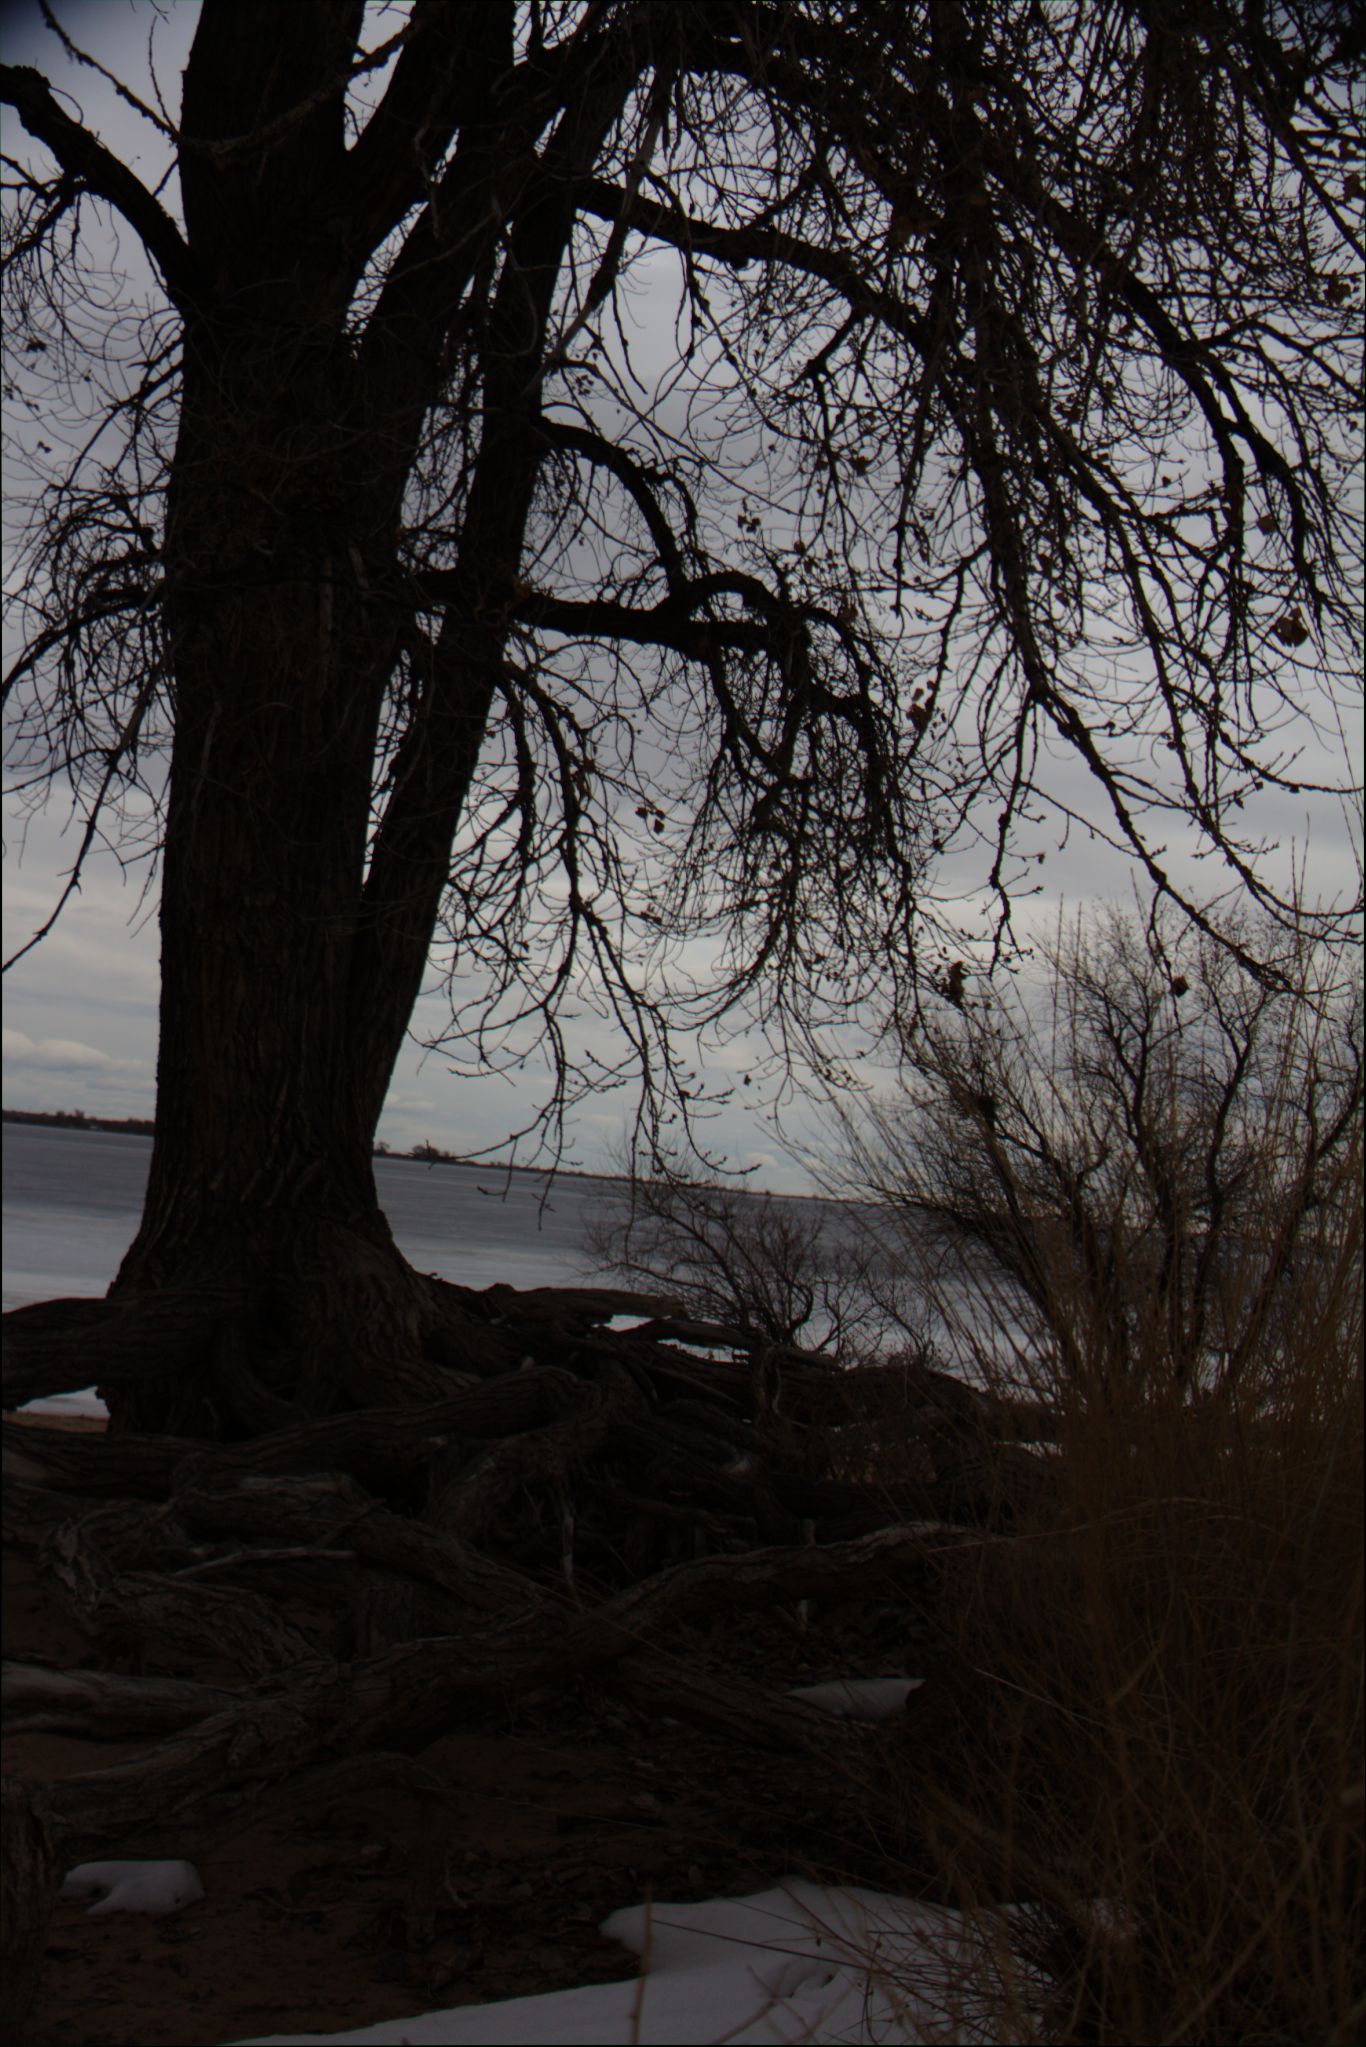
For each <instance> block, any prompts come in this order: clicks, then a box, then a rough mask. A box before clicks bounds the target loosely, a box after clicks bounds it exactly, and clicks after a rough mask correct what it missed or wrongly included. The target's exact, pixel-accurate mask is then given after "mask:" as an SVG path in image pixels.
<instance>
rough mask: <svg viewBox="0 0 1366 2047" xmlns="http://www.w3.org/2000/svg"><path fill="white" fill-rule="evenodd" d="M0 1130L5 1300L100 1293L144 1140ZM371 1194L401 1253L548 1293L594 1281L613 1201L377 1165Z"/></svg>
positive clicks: (610, 1188) (426, 1264)
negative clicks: (600, 1221) (589, 1224)
mask: <svg viewBox="0 0 1366 2047" xmlns="http://www.w3.org/2000/svg"><path fill="white" fill-rule="evenodd" d="M3 1129H4V1230H5V1237H4V1305H5V1307H6V1308H17V1307H20V1306H22V1305H23V1303H24V1302H26V1301H45V1300H49V1299H51V1298H52V1297H53V1296H55V1295H59V1294H102V1293H103V1292H104V1290H105V1288H106V1287H107V1286H108V1285H109V1282H110V1281H111V1280H112V1279H113V1277H114V1274H115V1272H116V1271H117V1270H118V1265H119V1260H120V1259H121V1258H122V1256H123V1254H124V1252H125V1251H126V1250H127V1249H128V1246H129V1244H130V1243H131V1242H132V1239H133V1233H134V1231H135V1230H136V1229H137V1225H138V1217H139V1216H140V1214H141V1212H142V1197H143V1192H144V1190H145V1188H146V1185H147V1168H148V1164H149V1162H150V1160H151V1156H152V1140H151V1139H150V1137H134V1136H128V1135H125V1134H123V1133H121V1132H115V1131H107V1130H64V1129H54V1128H52V1127H51V1126H45V1125H42V1124H36V1123H6V1124H5V1125H4V1126H3ZM375 1179H376V1181H377V1183H378V1186H379V1198H380V1203H381V1206H382V1207H383V1209H384V1212H385V1214H386V1215H387V1216H388V1218H389V1223H390V1226H391V1228H392V1229H393V1232H394V1236H395V1237H396V1238H397V1240H398V1243H399V1245H400V1247H401V1248H402V1250H403V1252H404V1254H405V1256H406V1257H408V1258H409V1259H410V1260H411V1261H412V1263H413V1264H414V1265H416V1266H417V1267H418V1269H419V1270H420V1271H422V1272H435V1273H439V1274H440V1275H441V1277H442V1278H443V1279H452V1280H456V1281H458V1282H459V1283H460V1284H462V1285H464V1286H480V1287H483V1286H491V1285H492V1284H493V1283H494V1281H495V1280H501V1281H503V1282H505V1283H506V1284H507V1285H509V1286H519V1287H524V1286H553V1285H556V1284H560V1283H563V1282H565V1281H579V1282H582V1281H586V1280H591V1279H592V1278H593V1277H594V1267H593V1261H592V1258H591V1256H590V1254H589V1252H588V1250H587V1248H586V1246H585V1244H584V1241H583V1233H584V1226H585V1222H586V1220H587V1217H588V1215H589V1213H590V1212H600V1211H601V1210H602V1209H603V1208H604V1206H606V1207H610V1206H612V1205H613V1204H614V1203H615V1202H617V1201H619V1200H620V1198H621V1196H620V1194H619V1192H618V1188H619V1183H618V1182H615V1181H612V1180H590V1179H572V1180H571V1179H561V1180H558V1181H557V1182H556V1183H555V1185H554V1186H553V1187H552V1188H551V1189H550V1193H549V1197H548V1198H546V1195H545V1186H544V1182H543V1181H541V1180H539V1179H536V1178H534V1177H533V1176H532V1175H530V1174H523V1173H518V1174H515V1175H513V1176H512V1178H511V1179H510V1180H509V1179H508V1178H507V1177H506V1176H505V1175H503V1174H500V1173H498V1172H495V1171H491V1170H490V1169H489V1168H487V1167H481V1166H448V1165H435V1166H427V1165H422V1164H420V1163H418V1161H416V1160H414V1159H376V1161H375Z"/></svg>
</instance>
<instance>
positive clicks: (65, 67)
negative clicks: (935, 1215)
mask: <svg viewBox="0 0 1366 2047" xmlns="http://www.w3.org/2000/svg"><path fill="white" fill-rule="evenodd" d="M57 13H58V17H59V19H60V20H61V21H62V22H63V23H64V24H65V25H66V27H67V28H68V30H69V32H70V33H71V35H72V36H73V38H74V39H75V40H76V41H78V42H80V43H82V44H83V45H84V46H85V47H87V48H89V49H90V50H91V51H92V52H93V53H94V54H95V55H96V56H97V57H99V58H100V60H101V61H102V62H104V63H105V64H107V65H108V66H109V68H110V69H111V70H114V71H115V72H117V73H118V74H119V75H120V76H121V77H123V78H124V79H125V80H127V81H128V82H130V83H132V84H133V85H134V87H135V89H137V90H139V91H145V90H146V83H147V64H146V46H147V38H148V32H149V28H152V27H153V26H155V30H156V43H155V47H156V52H157V70H158V75H159V77H160V81H161V86H162V90H163V92H164V93H165V95H166V97H167V100H168V102H169V104H170V106H171V108H172V111H174V110H175V108H176V103H177V96H178V89H179V76H178V74H179V71H180V67H181V65H182V64H183V61H184V52H185V50H186V49H187V48H188V44H189V39H190V35H191V33H192V30H193V22H194V17H195V13H196V8H195V6H194V4H193V0H176V4H174V5H173V6H170V7H165V6H163V7H162V8H160V9H154V8H153V7H152V6H151V5H150V4H148V0H77V4H71V0H65V4H62V0H59V4H58V7H57ZM158 16H159V17H160V19H158ZM0 29H2V30H3V39H4V46H5V47H4V55H5V58H6V60H7V61H9V62H11V63H32V64H36V65H37V66H38V67H39V68H40V69H42V70H43V71H44V72H45V73H46V74H47V75H48V77H49V78H50V79H51V80H52V81H53V83H54V84H60V85H61V86H63V87H64V88H65V89H66V91H67V92H69V93H70V94H71V95H72V97H73V98H74V100H75V101H76V102H77V103H78V105H79V107H80V109H81V110H82V111H83V114H84V117H85V118H86V120H87V121H88V122H89V123H90V124H91V125H93V126H95V127H96V128H97V129H98V130H99V132H100V133H101V134H102V135H103V136H104V138H105V139H106V140H107V141H108V142H109V143H110V144H111V146H113V147H115V148H117V149H118V150H119V152H120V153H121V154H123V155H125V156H126V157H127V158H128V159H129V160H130V161H131V162H132V163H133V165H134V167H135V168H137V169H138V170H139V173H140V175H142V176H144V177H148V176H149V173H151V172H152V170H153V167H154V166H155V167H156V170H157V171H158V172H159V168H160V164H159V162H158V151H159V149H162V151H163V153H162V156H161V161H164V146H162V145H160V144H159V138H157V136H156V135H155V133H154V131H152V130H150V129H148V128H147V127H146V126H145V125H143V124H140V123H139V122H138V121H137V119H136V117H135V116H133V115H132V114H131V113H130V112H129V111H128V109H127V108H126V107H124V106H123V105H122V104H121V102H120V101H119V100H118V99H117V97H116V96H115V95H114V94H113V92H112V90H111V88H109V87H108V86H107V85H106V84H105V83H104V81H103V80H101V79H100V78H99V77H98V76H97V75H95V74H93V73H92V72H90V71H89V70H80V71H77V70H76V69H75V67H73V66H72V65H71V63H70V62H69V60H68V59H67V58H66V56H65V55H64V53H63V52H62V50H61V48H60V46H59V45H58V44H57V42H56V40H55V39H54V38H53V36H52V35H51V34H50V33H49V32H48V31H47V30H46V29H45V27H44V26H43V23H42V20H41V15H40V12H39V8H38V4H37V0H0ZM19 146H21V138H20V136H19V135H17V134H14V133H13V132H11V137H10V140H9V141H8V143H7V147H10V148H17V147H19ZM153 181H154V177H153ZM163 198H164V201H165V203H167V204H170V205H172V206H174V192H173V188H172V190H171V191H170V192H169V193H167V194H163ZM131 239H132V238H131V237H129V236H126V237H125V242H131ZM123 254H124V259H125V268H126V269H127V270H128V272H129V274H130V287H129V288H130V290H131V289H133V288H134V284H135V281H136V271H135V267H134V264H133V263H132V261H131V260H130V255H131V252H130V251H129V250H128V249H126V248H125V250H124V252H123ZM660 311H661V315H664V316H667V315H671V313H672V303H671V302H670V303H669V304H668V305H667V306H662V307H661V308H660ZM10 426H11V429H15V427H16V422H15V421H14V419H13V418H11V420H10ZM7 653H8V649H7ZM1334 743H1335V742H1334V741H1333V737H1332V735H1329V736H1328V741H1327V744H1328V745H1329V746H1330V747H1331V746H1332V745H1333V744H1334ZM1349 743H1350V745H1351V746H1352V747H1353V748H1355V749H1356V750H1357V752H1358V758H1359V749H1360V733H1359V731H1357V730H1354V731H1353V732H1352V733H1350V734H1349ZM1052 772H1053V775H1054V786H1055V788H1056V790H1057V791H1058V793H1059V794H1061V795H1063V796H1064V797H1065V798H1067V799H1069V800H1070V801H1071V802H1072V804H1073V805H1074V807H1076V808H1077V809H1079V810H1081V811H1082V812H1083V813H1086V812H1087V811H1088V810H1091V811H1094V810H1095V809H1096V804H1095V799H1094V797H1093V796H1092V795H1091V793H1090V791H1089V789H1088V787H1087V784H1086V781H1085V777H1084V773H1083V771H1082V770H1081V769H1080V768H1079V767H1078V765H1077V764H1076V762H1075V760H1072V761H1071V762H1070V763H1068V764H1065V765H1063V764H1060V765H1058V766H1057V767H1056V768H1055V769H1054V770H1053V771H1052ZM1336 772H1337V773H1338V775H1340V774H1341V765H1340V755H1339V764H1338V767H1337V770H1336ZM4 822H5V900H4V947H5V954H6V956H8V955H9V954H10V953H11V952H12V951H13V950H14V949H15V948H16V947H17V946H18V945H22V944H23V942H24V941H25V940H26V939H27V938H28V937H29V936H31V934H32V933H33V931H34V930H36V929H37V928H38V926H39V925H41V924H42V923H43V922H44V921H45V919H46V918H47V916H48V915H49V914H50V912H51V909H52V906H53V903H54V901H55V898H56V895H57V893H58V892H59V890H60V886H61V877H62V874H63V871H64V870H65V869H69V867H70V864H71V861H72V858H73V856H74V852H75V846H76V840H75V837H74V836H73V834H72V831H71V830H70V824H71V818H70V811H69V801H68V799H66V798H65V796H64V792H62V791H57V792H55V793H54V794H53V796H52V798H51V800H50V801H49V803H48V805H47V807H46V808H45V809H44V810H43V811H41V812H40V813H39V814H37V815H35V816H32V817H28V818H25V817H24V816H23V814H22V812H21V810H20V808H19V807H18V806H17V805H16V804H15V802H14V801H13V800H12V799H11V798H10V797H9V796H7V797H6V804H5V821H4ZM1258 822H1259V824H1260V825H1261V826H1262V828H1263V829H1264V830H1265V831H1266V832H1267V834H1268V836H1270V837H1271V838H1274V839H1276V840H1278V841H1279V843H1280V845H1281V848H1282V852H1281V856H1280V858H1281V863H1282V871H1283V872H1288V870H1289V867H1290V864H1291V862H1292V860H1297V861H1298V860H1301V859H1303V856H1304V854H1305V849H1306V847H1308V848H1309V863H1308V886H1309V893H1310V894H1311V895H1317V896H1320V897H1328V896H1333V895H1341V896H1350V894H1351V893H1352V888H1353V877H1354V872H1355V855H1354V852H1353V845H1352V837H1353V834H1352V832H1351V830H1350V829H1349V825H1348V821H1347V820H1346V819H1345V818H1344V817H1343V816H1342V814H1341V812H1340V811H1339V810H1338V809H1337V808H1336V807H1334V806H1332V805H1328V804H1324V805H1322V806H1321V807H1320V809H1319V810H1318V811H1316V812H1315V814H1314V815H1313V816H1312V817H1310V816H1309V815H1308V814H1307V812H1306V810H1305V808H1304V799H1300V801H1299V803H1295V802H1292V801H1291V800H1290V799H1286V798H1279V799H1277V801H1276V804H1275V805H1274V807H1273V806H1271V805H1270V804H1269V805H1268V807H1267V809H1266V812H1265V815H1264V817H1263V818H1261V819H1259V820H1258ZM960 864H962V863H960ZM985 864H986V863H985V862H983V866H985ZM1167 864H1168V866H1169V867H1170V868H1172V869H1173V870H1174V871H1175V872H1176V873H1178V874H1179V873H1181V872H1182V871H1183V870H1184V871H1185V873H1186V874H1187V876H1188V877H1192V878H1193V879H1194V881H1195V885H1196V887H1197V888H1199V887H1201V885H1202V883H1203V885H1204V887H1205V888H1209V887H1212V886H1213V882H1212V879H1211V874H1210V871H1209V870H1208V869H1206V870H1201V869H1192V868H1191V867H1190V865H1189V862H1188V861H1187V860H1186V859H1185V858H1184V857H1183V855H1182V851H1181V848H1180V846H1179V845H1178V844H1173V845H1172V847H1171V849H1170V854H1169V858H1168V862H1167ZM979 871H980V870H979ZM963 878H964V882H965V884H966V883H967V882H968V881H969V880H970V879H972V878H973V877H972V876H971V873H970V870H969V868H968V867H967V866H966V865H964V866H963ZM145 880H146V869H145V867H144V866H135V867H133V868H132V869H131V870H129V871H128V872H127V873H125V872H123V871H122V870H121V869H120V866H119V864H118V862H117V861H116V860H115V859H114V858H113V856H112V855H111V854H109V853H107V852H105V853H102V854H100V855H99V856H97V857H95V858H93V859H92V860H91V861H90V862H89V863H88V864H87V866H86V869H85V872H84V877H83V881H82V886H81V890H80V893H79V895H77V896H74V897H73V898H72V899H71V900H70V901H69V902H68V904H67V907H66V909H65V911H64V912H63V915H62V918H61V920H60V922H59V924H58V926H57V927H56V929H55V930H54V931H53V932H52V933H51V934H50V935H49V936H48V937H47V938H46V939H45V940H44V942H43V943H42V945H40V946H38V947H37V948H36V949H35V950H34V951H33V952H31V953H29V954H28V956H27V957H26V958H25V959H24V960H23V961H22V962H21V963H20V964H19V965H18V966H17V967H15V968H14V969H12V970H11V972H10V973H9V974H8V975H7V977H6V994H5V1029H4V1081H3V1091H4V1102H5V1105H6V1106H7V1107H11V1108H39V1109H58V1108H74V1107H81V1108H84V1109H85V1110H86V1111H87V1112H89V1113H92V1114H102V1115H142V1116H150V1115H151V1114H152V1110H153V1105H154V1096H155V1074H156V1005H157V953H158V931H157V922H156V902H155V894H154V893H153V894H151V895H147V896H144V894H143V888H144V884H145ZM1039 882H1040V888H1039V892H1038V893H1037V894H1036V895H1035V896H1034V897H1033V898H1032V899H1031V900H1030V901H1029V902H1027V903H1022V904H1021V906H1020V911H1019V914H1018V916H1017V926H1018V927H1019V928H1021V929H1023V930H1024V931H1025V932H1026V933H1027V932H1028V931H1030V930H1039V929H1040V928H1045V927H1051V925H1052V924H1053V922H1054V921H1055V919H1056V916H1057V912H1058V906H1059V903H1060V901H1062V900H1063V899H1065V900H1066V902H1067V903H1068V904H1069V905H1070V906H1076V905H1077V904H1079V903H1080V904H1086V903H1088V902H1091V901H1093V900H1096V899H1102V898H1108V899H1110V900H1124V899H1127V898H1128V897H1129V895H1130V891H1131V879H1130V871H1129V869H1128V867H1127V866H1126V864H1125V863H1124V862H1123V861H1122V860H1120V859H1119V858H1118V857H1117V856H1115V855H1113V854H1111V853H1109V852H1108V851H1107V850H1106V849H1105V848H1103V847H1102V846H1100V845H1099V844H1098V843H1097V842H1095V841H1088V839H1087V837H1086V835H1085V834H1084V833H1082V832H1076V831H1074V832H1073V834H1072V836H1071V838H1070V840H1069V843H1068V844H1067V846H1066V847H1065V849H1064V850H1062V851H1061V852H1053V851H1050V855H1049V862H1048V865H1047V866H1046V867H1045V868H1041V869H1040V870H1039ZM965 922H966V923H967V924H970V923H971V922H972V920H971V918H970V917H968V916H967V913H966V911H965ZM447 1014H448V1009H447V1004H446V999H445V997H444V996H443V995H441V994H440V993H439V992H436V991H434V992H433V993H431V994H430V995H427V996H424V997H423V998H422V999H421V1000H420V1001H419V1004H418V1007H417V1010H416V1012H415V1015H414V1019H413V1037H414V1039H421V1038H423V1037H431V1036H434V1035H435V1034H436V1033H437V1032H438V1031H439V1030H440V1028H441V1026H442V1023H443V1021H444V1020H445V1018H446V1016H447ZM582 1028H583V1030H584V1031H585V1032H587V1031H589V1030H596V1029H597V1026H596V1022H595V1020H594V1019H593V1018H592V1017H591V1016H588V1017H586V1018H585V1019H584V1023H583V1026H582ZM600 1038H601V1032H600V1031H599V1032H598V1038H597V1039H595V1040H594V1042H595V1043H597V1042H599V1040H600ZM701 1056H702V1062H703V1065H704V1068H705V1071H706V1075H707V1078H708V1080H709V1081H710V1082H711V1083H712V1084H713V1085H716V1084H719V1083H724V1081H725V1080H726V1079H727V1077H728V1076H729V1077H731V1078H733V1080H734V1081H735V1083H736V1099H735V1101H734V1102H733V1104H732V1105H731V1106H730V1107H728V1108H727V1109H726V1110H725V1111H723V1112H722V1114H721V1115H720V1116H719V1117H718V1118H717V1120H716V1121H715V1122H713V1123H712V1124H711V1125H710V1126H709V1127H708V1135H709V1138H710V1140H711V1143H712V1146H713V1148H714V1149H716V1150H717V1151H719V1152H720V1153H722V1154H723V1155H725V1156H726V1157H727V1158H728V1160H729V1161H730V1163H731V1164H732V1165H748V1166H753V1167H755V1168H756V1169H757V1171H756V1180H757V1181H758V1182H759V1183H761V1184H769V1185H773V1186H778V1185H798V1184H801V1175H800V1172H799V1171H798V1169H797V1168H796V1167H795V1166H794V1164H793V1163H792V1160H791V1158H790V1156H789V1155H788V1154H787V1152H786V1151H785V1150H784V1148H783V1147H782V1145H781V1144H780V1143H779V1142H777V1141H776V1140H775V1136H774V1133H773V1130H772V1128H771V1125H770V1123H769V1122H768V1120H767V1119H766V1116H765V1113H764V1110H763V1106H762V1104H763V1100H764V1098H765V1095H766V1092H767V1091H766V1090H765V1089H764V1088H762V1087H759V1088H753V1087H752V1088H751V1089H749V1090H746V1089H744V1087H743V1086H742V1085H740V1083H741V1081H742V1077H743V1075H744V1074H745V1073H746V1072H749V1071H753V1070H756V1069H757V1067H758V1065H759V1063H760V1059H759V1048H757V1047H756V1046H755V1045H754V1043H753V1042H752V1041H751V1042H746V1041H745V1040H744V1039H733V1040H732V1041H731V1042H729V1043H728V1044H726V1045H718V1044H712V1045H709V1046H704V1047H703V1048H702V1054H701ZM545 1089H546V1074H545V1070H544V1067H542V1068H540V1069H539V1071H538V1070H537V1069H535V1068H530V1069H528V1070H527V1071H526V1072H525V1073H523V1074H521V1075H519V1076H518V1077H516V1078H515V1079H514V1078H499V1077H496V1076H485V1077H477V1078H460V1077H456V1076H453V1075H452V1074H451V1072H450V1070H449V1066H448V1063H447V1061H446V1060H445V1059H444V1058H443V1057H442V1056H441V1054H439V1053H436V1054H424V1053H423V1052H422V1050H421V1049H420V1046H419V1045H418V1044H417V1043H410V1044H409V1045H408V1046H407V1047H406V1048H405V1050H404V1052H403V1054H402V1055H401V1057H400V1060H399V1063H398V1067H397V1070H396V1073H395V1076H394V1081H393V1085H392V1087H391V1090H390V1094H389V1098H388V1101H387V1104H386V1107H385V1111H384V1115H383V1118H382V1121H381V1125H380V1136H381V1137H382V1138H384V1139H385V1140H386V1141H387V1142H388V1143H389V1144H390V1145H391V1146H393V1147H394V1148H395V1149H398V1148H407V1147H408V1146H410V1145H411V1144H413V1143H414V1142H417V1141H419V1140H430V1141H431V1142H433V1143H435V1144H437V1145H439V1146H441V1147H442V1148H443V1149H448V1150H452V1151H457V1152H473V1151H476V1150H478V1149H479V1148H481V1147H484V1146H489V1145H496V1144H498V1143H499V1142H500V1140H501V1139H502V1138H503V1137H504V1136H505V1135H506V1133H508V1132H509V1131H511V1130H513V1129H515V1128H516V1127H517V1126H518V1125H519V1124H522V1123H524V1122H526V1121H527V1120H528V1118H529V1117H530V1116H531V1115H532V1113H533V1112H534V1109H535V1106H536V1104H537V1103H538V1102H539V1101H540V1100H541V1099H542V1098H543V1096H544V1093H545ZM751 1105H752V1106H751ZM630 1111H631V1101H630V1098H629V1096H628V1095H627V1094H626V1093H625V1092H624V1091H623V1092H622V1093H618V1094H615V1095H612V1096H609V1097H606V1098H604V1099H602V1100H600V1101H598V1102H596V1103H592V1104H589V1105H587V1106H586V1107H584V1108H583V1109H581V1110H580V1111H579V1112H578V1113H577V1114H576V1117H575V1120H574V1123H573V1126H572V1158H571V1160H570V1161H569V1162H572V1163H581V1164H584V1165H587V1166H590V1167H602V1166H607V1165H610V1163H611V1162H612V1160H613V1158H614V1156H616V1155H618V1154H619V1149H620V1145H621V1143H622V1140H623V1138H624V1135H625V1132H626V1129H627V1127H628V1124H629V1120H630ZM785 1120H786V1123H787V1126H788V1128H789V1129H790V1130H791V1131H792V1132H793V1133H794V1134H795V1135H797V1136H798V1137H800V1136H801V1135H802V1134H803V1133H804V1132H809V1131H810V1130H811V1129H812V1128H813V1125H812V1121H811V1119H810V1117H809V1116H805V1115H803V1113H802V1112H801V1109H800V1107H798V1108H797V1109H795V1110H789V1111H788V1113H787V1115H786V1118H785Z"/></svg>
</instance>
